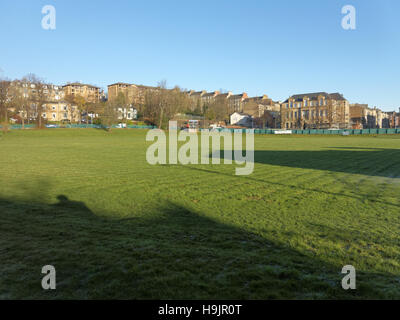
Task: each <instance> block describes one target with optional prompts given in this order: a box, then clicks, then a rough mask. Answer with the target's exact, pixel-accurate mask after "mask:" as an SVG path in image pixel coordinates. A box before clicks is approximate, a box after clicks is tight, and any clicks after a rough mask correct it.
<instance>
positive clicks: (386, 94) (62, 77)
mask: <svg viewBox="0 0 400 320" xmlns="http://www.w3.org/2000/svg"><path fill="white" fill-rule="evenodd" d="M347 4H350V5H353V6H354V7H355V8H356V10H357V11H356V18H357V21H356V30H344V29H343V28H342V26H341V20H342V17H343V16H344V15H343V14H342V13H341V9H342V7H343V6H344V5H347ZM44 5H53V6H54V7H55V8H56V30H44V29H42V26H41V20H42V17H43V14H42V13H41V10H42V7H43V6H44ZM399 13H400V1H399V0H345V1H339V0H302V1H298V0H276V1H272V0H260V1H256V0H241V1H234V0H230V1H227V0H213V1H208V0H204V1H201V0H182V1H178V0H160V1H155V0H146V1H143V0H142V1H134V0H113V1H110V0H107V1H103V0H96V1H90V0H81V1H77V0H45V1H41V0H1V1H0V68H1V73H0V75H1V76H6V77H9V78H18V77H22V76H23V75H25V74H27V73H35V74H36V75H38V76H40V77H42V78H44V79H45V80H46V81H48V82H52V83H56V84H64V83H66V82H72V81H81V82H85V83H90V84H94V85H98V86H100V87H103V88H105V89H106V87H107V84H111V83H114V82H130V83H136V84H145V85H157V83H158V82H159V81H161V80H167V84H168V86H174V85H179V86H181V87H182V88H187V89H194V90H203V89H204V90H208V91H213V90H220V89H223V90H228V91H233V92H235V93H241V92H247V93H248V94H249V95H250V96H254V95H262V94H267V95H269V96H270V97H271V98H273V99H274V100H284V99H286V98H287V97H288V96H290V95H292V94H296V93H308V92H316V91H327V92H341V93H343V94H344V96H345V98H347V99H348V100H349V101H350V102H359V103H368V104H369V105H370V106H378V107H380V108H382V109H383V110H393V109H395V108H396V110H398V108H399V107H400V101H399V94H398V93H399V88H400V86H399V84H400V72H399V71H400V62H399V58H400V50H399V49H400V18H399Z"/></svg>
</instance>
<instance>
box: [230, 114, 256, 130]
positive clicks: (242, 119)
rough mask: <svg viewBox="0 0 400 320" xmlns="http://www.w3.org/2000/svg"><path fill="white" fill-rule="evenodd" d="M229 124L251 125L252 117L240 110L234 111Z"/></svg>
mask: <svg viewBox="0 0 400 320" xmlns="http://www.w3.org/2000/svg"><path fill="white" fill-rule="evenodd" d="M230 122H231V125H237V126H243V127H250V128H251V127H253V117H252V116H250V115H248V114H246V113H241V112H234V113H232V114H231V116H230Z"/></svg>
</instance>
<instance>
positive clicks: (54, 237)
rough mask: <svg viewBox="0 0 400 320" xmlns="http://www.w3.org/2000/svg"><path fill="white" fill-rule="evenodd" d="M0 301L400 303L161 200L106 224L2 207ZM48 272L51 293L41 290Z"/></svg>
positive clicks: (66, 209) (40, 208)
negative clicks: (51, 272)
mask: <svg viewBox="0 0 400 320" xmlns="http://www.w3.org/2000/svg"><path fill="white" fill-rule="evenodd" d="M0 219H1V222H2V223H1V225H0V261H1V264H0V274H1V275H2V276H1V280H0V298H2V299H10V298H17V299H18V298H25V299H26V298H33V299H47V298H52V299H54V298H56V299H57V298H58V299H106V298H108V299H280V298H285V299H295V298H303V299H304V298H306V299H309V298H310V299H311V298H340V299H346V298H383V297H389V298H390V297H397V298H399V297H400V294H399V293H398V292H397V295H396V294H393V292H390V291H387V290H386V291H385V290H384V289H382V288H381V289H379V288H377V287H376V286H375V283H378V282H379V281H381V280H385V281H386V282H388V281H389V282H390V281H394V280H393V277H392V276H391V275H377V274H362V273H360V274H358V282H357V290H356V291H352V292H350V291H344V290H343V289H341V285H340V281H341V278H342V277H343V275H341V274H340V271H341V268H342V266H341V265H330V264H327V263H325V262H323V261H322V260H321V259H319V258H318V257H317V256H315V255H313V254H312V253H310V254H303V253H300V252H298V251H296V250H294V249H293V248H291V247H289V246H286V245H285V244H282V243H274V242H271V241H269V240H267V239H265V238H263V237H261V236H258V235H256V234H253V233H250V232H247V231H244V230H242V229H239V228H237V227H234V226H230V225H226V224H223V223H220V222H217V221H214V220H211V219H209V218H207V217H204V216H202V215H201V214H200V213H197V212H194V211H191V210H189V209H187V208H185V207H182V206H180V205H177V204H174V203H171V202H164V203H162V204H160V209H159V213H158V214H156V215H153V216H149V217H133V218H129V219H110V218H108V217H106V213H103V214H102V216H97V215H95V214H94V213H93V212H92V211H91V210H90V209H89V208H88V207H87V206H86V205H85V203H83V202H77V201H72V200H70V199H68V197H66V196H65V195H59V196H58V203H56V204H54V205H46V204H32V203H24V202H20V201H10V200H6V199H0ZM48 264H50V265H54V266H55V268H56V271H57V289H56V290H55V291H44V290H42V289H41V286H40V283H41V277H42V276H43V275H41V273H40V272H41V268H42V266H44V265H48Z"/></svg>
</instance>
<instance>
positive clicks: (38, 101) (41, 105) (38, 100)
mask: <svg viewBox="0 0 400 320" xmlns="http://www.w3.org/2000/svg"><path fill="white" fill-rule="evenodd" d="M24 81H25V82H26V83H27V84H28V85H30V86H31V90H30V92H31V94H30V97H29V98H30V100H31V101H32V102H33V103H34V104H35V109H36V110H35V112H36V123H37V126H38V128H42V127H43V111H45V108H46V102H48V101H47V100H48V93H49V85H48V84H46V83H45V82H44V80H43V79H41V78H39V77H37V76H36V75H35V74H32V73H31V74H28V75H27V76H25V77H24Z"/></svg>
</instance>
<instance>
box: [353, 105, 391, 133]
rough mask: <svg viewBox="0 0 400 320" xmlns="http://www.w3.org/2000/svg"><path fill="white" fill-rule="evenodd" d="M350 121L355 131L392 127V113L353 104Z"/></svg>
mask: <svg viewBox="0 0 400 320" xmlns="http://www.w3.org/2000/svg"><path fill="white" fill-rule="evenodd" d="M350 119H351V125H352V128H353V129H379V128H390V127H391V118H390V113H389V112H384V111H382V110H380V109H378V108H377V107H374V108H370V107H368V104H358V103H354V104H351V105H350ZM393 127H394V126H393Z"/></svg>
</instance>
